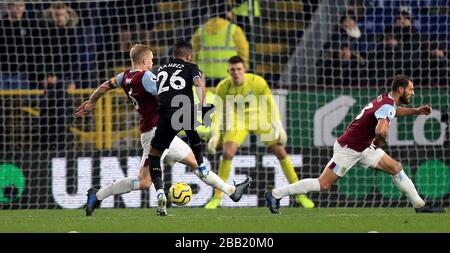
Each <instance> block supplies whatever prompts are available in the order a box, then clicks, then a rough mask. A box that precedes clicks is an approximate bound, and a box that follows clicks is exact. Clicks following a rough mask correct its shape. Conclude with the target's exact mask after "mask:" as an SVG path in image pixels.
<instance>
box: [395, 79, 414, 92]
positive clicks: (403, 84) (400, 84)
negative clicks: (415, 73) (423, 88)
mask: <svg viewBox="0 0 450 253" xmlns="http://www.w3.org/2000/svg"><path fill="white" fill-rule="evenodd" d="M409 82H412V79H411V78H410V77H408V76H406V75H396V76H394V79H393V80H392V90H393V91H397V90H398V88H399V87H403V88H406V87H408V84H409Z"/></svg>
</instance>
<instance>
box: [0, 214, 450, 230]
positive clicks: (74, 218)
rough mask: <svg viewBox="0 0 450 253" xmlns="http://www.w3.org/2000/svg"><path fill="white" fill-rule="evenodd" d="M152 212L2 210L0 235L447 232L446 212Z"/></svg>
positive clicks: (448, 217)
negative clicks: (73, 232)
mask: <svg viewBox="0 0 450 253" xmlns="http://www.w3.org/2000/svg"><path fill="white" fill-rule="evenodd" d="M281 211H282V214H280V215H273V214H271V213H269V211H268V209H267V208H219V209H216V210H206V209H203V208H169V209H168V212H169V216H166V217H157V216H156V215H155V209H154V208H140V209H136V208H128V209H126V208H116V209H104V208H103V209H102V208H100V209H97V210H95V212H94V214H93V216H91V217H86V216H85V214H84V210H83V209H78V210H2V211H0V213H1V214H0V232H3V233H4V232H14V233H15V232H19V233H22V232H32V233H34V232H45V233H47V232H52V233H67V232H69V231H77V232H79V233H92V232H144V233H165V232H167V233H177V232H188V233H189V232H206V233H209V232H217V233H219V232H225V233H232V232H235V233H236V232H241V233H247V232H248V233H283V232H289V233H314V232H331V233H339V232H356V233H367V232H369V231H377V232H380V233H383V232H394V233H395V232H425V233H427V232H446V233H448V232H450V214H449V212H447V213H443V214H416V213H415V212H414V210H413V209H412V208H315V209H302V208H282V209H281Z"/></svg>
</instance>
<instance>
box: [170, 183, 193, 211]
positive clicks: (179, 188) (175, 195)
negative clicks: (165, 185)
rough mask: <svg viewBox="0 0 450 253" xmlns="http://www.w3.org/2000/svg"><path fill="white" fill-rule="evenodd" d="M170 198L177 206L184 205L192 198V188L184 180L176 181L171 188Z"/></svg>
mask: <svg viewBox="0 0 450 253" xmlns="http://www.w3.org/2000/svg"><path fill="white" fill-rule="evenodd" d="M169 199H170V202H172V203H174V204H175V205H177V206H184V205H186V204H187V203H189V201H191V199H192V189H191V187H190V186H189V185H188V184H186V183H184V182H179V183H176V184H174V185H172V186H171V187H170V189H169Z"/></svg>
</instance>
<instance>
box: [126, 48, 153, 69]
mask: <svg viewBox="0 0 450 253" xmlns="http://www.w3.org/2000/svg"><path fill="white" fill-rule="evenodd" d="M148 52H152V49H151V48H150V46H147V45H143V44H136V45H134V46H133V47H132V48H131V50H130V57H131V62H132V63H133V64H138V63H140V62H141V61H142V59H143V58H144V56H145V55H146V54H147V53H148Z"/></svg>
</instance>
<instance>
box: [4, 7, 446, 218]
mask: <svg viewBox="0 0 450 253" xmlns="http://www.w3.org/2000/svg"><path fill="white" fill-rule="evenodd" d="M224 2H225V3H226V4H227V5H228V11H229V13H228V14H229V15H228V18H230V19H231V20H233V22H234V23H235V24H237V25H239V26H240V27H241V28H242V30H243V31H244V33H245V37H246V40H247V43H248V48H249V50H248V56H247V58H246V59H247V60H248V62H249V65H248V71H249V72H252V73H255V74H258V75H260V76H262V77H264V78H265V79H266V81H267V82H268V84H269V86H270V88H271V90H272V93H273V94H274V97H275V98H276V101H277V102H278V105H279V109H280V115H281V119H282V122H283V124H284V127H285V129H286V131H287V134H288V142H287V145H286V150H287V151H288V153H289V156H290V158H291V161H292V164H293V165H294V167H295V171H296V173H297V174H298V176H299V178H300V179H301V178H308V177H318V176H319V175H320V173H321V172H322V170H323V169H324V167H325V165H326V164H327V162H328V161H329V159H330V158H331V156H332V147H333V144H334V142H335V140H336V139H337V137H339V136H340V135H341V134H342V133H343V132H344V130H345V128H346V126H347V125H348V124H349V123H350V122H351V121H352V119H353V118H354V117H355V116H356V115H357V114H358V113H359V112H360V110H361V109H362V108H363V107H364V105H365V104H367V103H368V102H369V101H370V100H371V99H372V98H375V97H376V96H377V95H378V94H380V93H382V92H386V91H388V90H389V88H390V80H391V78H392V77H393V76H394V75H395V74H400V73H402V74H406V75H409V76H410V77H412V78H413V80H414V84H415V88H416V89H415V94H416V95H415V97H414V98H413V100H412V103H411V104H410V105H408V106H414V107H416V106H419V105H424V104H431V105H432V106H433V112H432V113H431V114H430V115H427V116H425V115H421V116H409V117H403V118H399V119H398V120H394V121H393V122H392V124H391V126H390V132H389V139H388V146H387V147H386V148H385V151H386V152H387V153H388V154H389V155H391V156H392V157H393V158H394V159H396V160H398V161H399V162H401V163H402V165H403V167H404V169H405V172H406V173H407V174H408V175H409V177H410V178H411V179H412V180H413V182H414V183H415V185H416V187H417V189H418V191H419V193H420V194H421V196H422V197H424V198H425V199H426V200H427V201H429V202H432V203H434V204H437V205H442V206H448V204H449V190H450V168H449V166H450V160H449V158H450V146H449V143H450V142H449V127H448V125H449V120H448V113H449V110H450V109H449V105H450V86H449V73H448V69H449V66H448V60H449V58H448V57H449V54H448V46H449V40H448V34H449V29H450V25H449V24H450V20H449V19H448V18H449V6H450V5H449V2H448V1H446V0H426V1H425V0H421V1H390V0H378V1H373V0H338V1H332V0H322V1H319V0H307V1H306V0H305V1H297V0H277V1H269V0H259V1H250V2H249V1H239V0H228V1H224ZM217 3H218V1H208V0H192V1H159V0H154V1H145V0H133V1H113V0H111V1H102V0H98V1H70V2H67V3H64V2H57V1H15V2H14V1H3V2H2V5H1V6H0V15H1V19H0V48H1V49H0V57H1V65H2V69H1V71H0V103H1V106H0V113H1V115H0V129H1V131H0V209H18V208H24V209H26V208H70V209H76V208H83V207H84V205H85V201H86V191H87V189H88V188H90V187H91V186H95V187H104V186H106V185H108V184H110V183H112V182H114V181H115V180H118V179H120V178H122V177H125V176H137V175H138V171H139V162H140V159H141V155H142V148H141V145H140V132H139V128H138V123H139V116H138V115H137V113H136V112H135V111H134V110H133V109H134V108H133V106H132V104H131V103H130V102H129V100H128V98H127V96H126V95H125V94H124V92H123V91H122V90H120V89H117V90H114V91H111V92H109V93H107V94H106V95H105V96H104V97H103V98H101V99H100V100H99V101H98V103H97V105H96V108H95V110H94V111H93V112H92V113H91V114H89V115H87V116H86V117H84V118H81V119H80V118H75V117H74V114H73V113H74V109H75V108H76V107H77V106H79V105H80V104H81V103H82V102H83V101H85V100H86V99H88V98H89V95H90V94H91V93H92V92H93V90H94V89H95V88H96V87H97V85H99V84H100V83H102V82H103V81H105V80H107V79H109V78H111V77H112V76H114V75H116V74H118V73H120V72H122V71H124V70H125V69H127V68H129V67H130V60H129V49H130V48H131V46H132V45H134V44H135V43H143V44H148V45H150V46H151V47H152V49H153V53H154V57H155V58H154V66H160V65H161V64H163V63H165V62H166V61H168V59H169V58H170V55H171V47H172V46H173V44H174V43H175V42H176V40H178V39H180V38H183V39H186V40H191V39H192V37H193V35H194V34H195V32H196V31H197V29H198V28H199V27H200V26H201V25H202V24H204V23H205V22H207V21H208V20H209V19H210V18H212V17H213V16H214V15H215V14H214V12H213V9H215V8H214V7H217V6H215V5H217ZM216 9H217V8H216ZM237 46H238V47H239V46H242V45H241V44H240V45H237ZM208 90H210V91H211V92H212V93H214V85H210V86H208ZM200 134H201V136H202V138H204V141H205V144H206V143H207V141H208V138H209V135H210V132H209V129H208V128H206V129H202V131H200ZM219 146H220V145H219ZM203 150H204V154H205V161H206V163H207V165H208V166H209V167H210V169H211V170H213V171H215V172H217V170H218V165H219V161H220V159H221V153H220V152H219V153H218V154H216V155H211V154H208V153H207V150H206V146H205V147H204V149H203ZM246 176H251V177H252V178H253V179H254V183H253V184H252V186H251V187H250V189H249V191H248V192H247V194H245V195H244V196H243V198H242V200H241V201H240V202H238V203H234V202H232V201H231V200H230V199H229V198H227V197H224V198H223V199H222V203H221V206H222V207H238V206H239V207H263V206H265V205H266V204H265V200H264V191H265V189H266V187H267V186H268V185H275V186H281V185H285V184H287V183H288V181H287V179H286V177H285V176H284V174H283V170H282V168H281V165H280V163H279V161H278V159H277V158H276V156H274V155H273V154H272V153H271V152H270V150H269V149H268V148H267V147H266V146H265V145H264V144H263V143H262V142H260V140H259V137H258V136H256V135H253V134H251V135H249V136H248V137H247V139H246V140H245V141H244V143H243V144H242V145H241V147H240V148H239V150H238V152H237V153H236V155H235V156H234V158H233V161H232V165H231V172H230V177H229V179H228V182H229V183H231V184H232V183H233V181H236V182H240V181H242V180H243V179H245V178H246ZM180 181H183V182H186V183H188V184H190V185H191V186H192V189H193V192H194V195H193V198H192V201H191V202H190V203H189V206H192V207H201V206H204V205H205V204H206V203H207V202H208V200H209V199H210V198H211V197H212V195H213V190H212V188H211V187H209V186H207V185H206V184H204V183H203V182H201V181H200V180H199V179H198V178H197V177H196V176H195V175H194V174H192V173H190V171H189V169H188V168H187V167H186V166H184V165H182V164H178V163H177V164H175V165H174V166H170V165H169V164H164V182H165V189H167V190H168V189H169V187H170V185H172V184H173V183H176V182H180ZM308 196H309V197H310V198H311V200H313V201H314V202H315V204H316V207H360V206H361V207H406V206H410V204H409V203H408V201H407V200H406V198H405V197H404V196H403V195H402V194H401V193H400V192H398V190H397V189H396V188H395V186H394V184H393V183H392V180H391V177H390V176H389V175H387V174H384V173H381V172H380V171H376V170H374V169H370V168H369V169H364V168H362V167H360V166H355V167H354V168H352V169H351V170H350V171H349V172H348V174H347V175H346V176H345V177H343V178H342V179H341V180H339V182H338V184H337V185H335V186H333V187H332V188H331V189H330V190H329V191H326V192H321V193H311V194H309V195H308ZM155 199H156V196H155V192H154V189H153V187H152V189H150V190H148V191H135V192H130V193H127V194H124V195H121V196H115V197H110V198H108V199H105V200H104V201H103V202H102V207H110V208H112V207H149V206H150V207H152V206H155ZM281 205H282V206H292V207H298V206H299V204H298V203H296V202H295V199H294V197H290V198H285V199H283V200H282V202H281Z"/></svg>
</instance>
